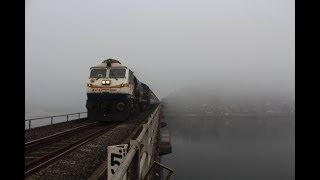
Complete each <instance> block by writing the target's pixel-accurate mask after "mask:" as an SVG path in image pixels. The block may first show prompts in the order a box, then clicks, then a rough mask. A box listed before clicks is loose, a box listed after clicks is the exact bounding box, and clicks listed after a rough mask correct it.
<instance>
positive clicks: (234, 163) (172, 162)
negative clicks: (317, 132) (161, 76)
mask: <svg viewBox="0 0 320 180" xmlns="http://www.w3.org/2000/svg"><path fill="white" fill-rule="evenodd" d="M164 120H165V121H166V122H167V123H168V126H167V127H168V129H169V131H170V135H171V144H172V147H173V149H172V150H173V153H172V154H169V155H166V156H164V157H163V158H162V162H163V163H164V164H166V165H168V166H169V167H171V168H173V169H174V170H175V172H174V174H173V176H172V179H222V180H229V179H230V180H231V179H237V180H239V179H246V180H250V179H294V178H295V176H294V172H295V165H294V161H295V159H294V153H295V152H294V151H295V150H294V126H295V124H294V116H279V117H277V116H262V117H259V116H247V117H246V116H244V117H239V116H238V117H237V116H234V117H212V116H192V115H185V114H184V115H183V116H182V115H172V114H169V113H168V114H166V113H164Z"/></svg>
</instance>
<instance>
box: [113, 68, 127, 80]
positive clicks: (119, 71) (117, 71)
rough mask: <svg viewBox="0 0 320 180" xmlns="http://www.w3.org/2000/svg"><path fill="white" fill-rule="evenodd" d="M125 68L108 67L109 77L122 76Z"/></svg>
mask: <svg viewBox="0 0 320 180" xmlns="http://www.w3.org/2000/svg"><path fill="white" fill-rule="evenodd" d="M125 75H126V69H110V73H109V78H124V77H125Z"/></svg>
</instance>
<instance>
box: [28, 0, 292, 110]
mask: <svg viewBox="0 0 320 180" xmlns="http://www.w3.org/2000/svg"><path fill="white" fill-rule="evenodd" d="M25 3H26V5H25V75H26V76H25V95H26V108H31V109H36V108H37V107H41V108H47V109H55V108H56V109H59V108H60V109H64V110H65V111H72V112H75V111H80V110H83V109H85V100H86V81H87V78H88V75H89V68H90V67H91V66H94V65H96V64H99V63H100V62H101V61H103V60H104V59H107V58H114V59H118V60H119V61H120V62H121V63H122V64H124V65H126V66H128V67H129V68H130V69H132V70H133V71H134V73H135V75H136V76H137V77H138V79H139V80H140V81H142V82H144V83H146V84H148V85H149V86H150V88H151V89H152V90H153V92H154V93H155V94H156V95H157V96H158V97H159V98H160V99H162V98H165V97H167V96H168V95H169V94H170V93H173V92H175V91H179V90H181V89H183V88H187V87H196V88H199V89H217V88H218V89H221V88H224V89H232V90H235V91H237V90H238V89H239V90H241V91H243V90H244V91H245V90H250V91H252V90H253V91H256V92H258V91H261V92H273V93H276V92H281V93H284V94H285V93H290V94H294V85H295V82H294V73H295V71H294V69H295V64H294V60H295V53H294V52H295V37H294V34H295V29H294V26H295V22H294V17H295V15H294V13H295V12H294V9H295V3H294V1H292V0H215V1H210V0H207V1H205V0H197V1H190V0H162V1H147V0H140V1H116V0H109V1H103V0H100V1H99V0H95V1H93V0H91V1H84V0H81V1H80V0H69V1H62V0H54V1H53V0H28V1H25ZM33 106H34V107H35V108H32V107H33Z"/></svg>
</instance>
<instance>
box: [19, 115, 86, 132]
mask: <svg viewBox="0 0 320 180" xmlns="http://www.w3.org/2000/svg"><path fill="white" fill-rule="evenodd" d="M86 113H87V112H78V113H70V114H62V115H55V116H46V117H39V118H31V119H25V120H24V122H27V121H29V129H31V121H33V120H40V119H48V118H51V124H53V118H54V117H62V116H67V121H69V116H71V115H76V114H78V119H80V114H86Z"/></svg>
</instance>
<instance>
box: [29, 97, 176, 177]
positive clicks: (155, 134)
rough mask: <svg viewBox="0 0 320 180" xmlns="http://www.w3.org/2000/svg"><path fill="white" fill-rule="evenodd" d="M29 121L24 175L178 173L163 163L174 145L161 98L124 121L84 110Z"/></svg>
mask: <svg viewBox="0 0 320 180" xmlns="http://www.w3.org/2000/svg"><path fill="white" fill-rule="evenodd" d="M61 119H64V121H63V122H61ZM44 121H48V123H49V124H48V125H44V126H39V127H35V124H36V123H38V124H39V122H44ZM58 121H59V122H58ZM25 123H26V130H25V179H92V180H93V179H108V180H110V179H112V180H120V179H121V180H123V179H134V180H140V179H141V180H142V179H149V180H151V179H162V178H166V179H169V177H170V175H171V174H172V173H173V170H172V169H170V168H169V167H166V166H165V165H163V164H161V158H160V157H161V156H162V155H166V154H168V153H171V149H172V148H171V144H170V137H169V136H168V133H167V130H165V125H166V123H165V122H163V121H162V111H161V103H160V102H159V101H158V102H156V101H155V102H152V105H151V106H150V107H149V108H148V109H147V110H145V111H144V112H141V113H139V114H135V115H133V116H132V117H130V118H129V120H127V121H124V122H95V121H89V120H88V119H87V118H86V112H79V113H73V114H65V115H57V116H49V117H39V118H33V119H26V120H25Z"/></svg>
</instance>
